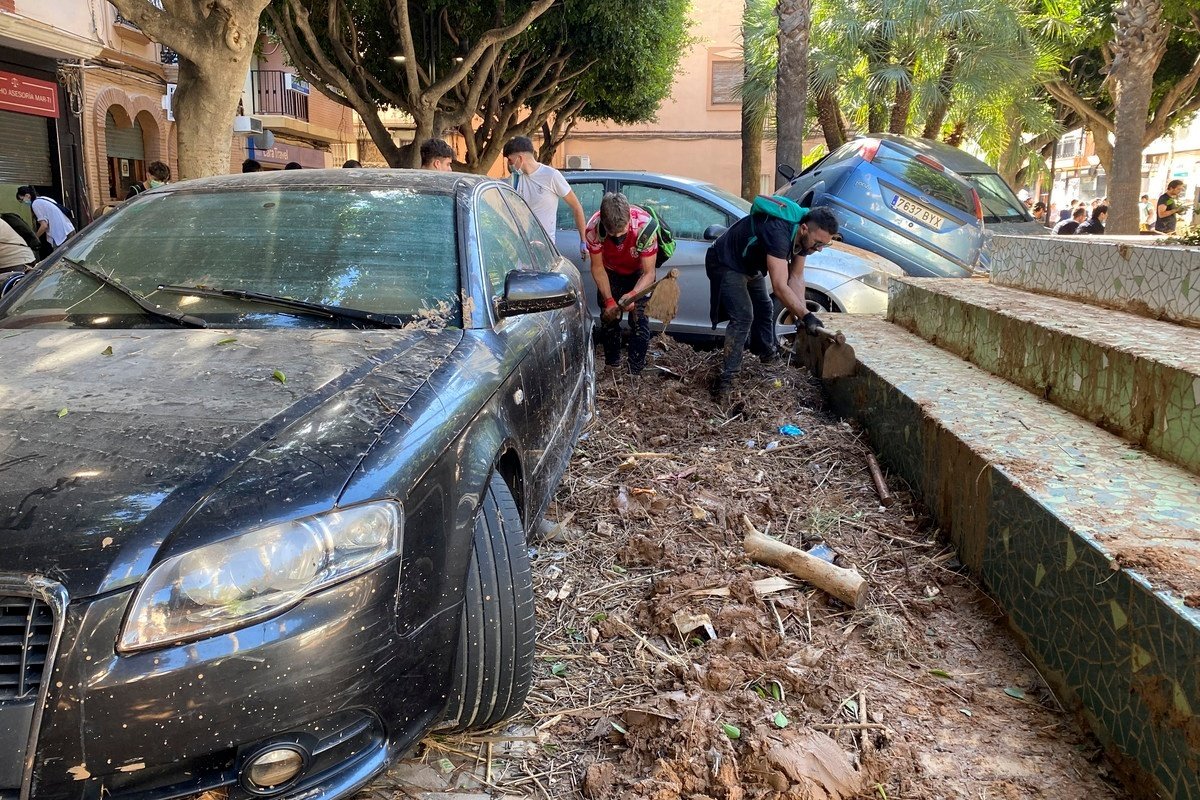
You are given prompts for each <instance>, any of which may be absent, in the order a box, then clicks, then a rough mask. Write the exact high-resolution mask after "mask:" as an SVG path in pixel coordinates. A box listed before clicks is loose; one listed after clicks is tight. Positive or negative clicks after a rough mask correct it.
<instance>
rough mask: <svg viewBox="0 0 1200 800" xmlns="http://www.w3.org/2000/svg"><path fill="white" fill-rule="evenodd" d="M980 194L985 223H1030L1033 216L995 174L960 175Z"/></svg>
mask: <svg viewBox="0 0 1200 800" xmlns="http://www.w3.org/2000/svg"><path fill="white" fill-rule="evenodd" d="M959 174H960V175H962V176H963V178H965V179H966V181H967V182H968V183H970V184H971V185H972V186H974V187H975V191H977V192H979V202H980V203H982V204H983V221H984V222H1029V221H1031V220H1032V219H1033V216H1032V215H1031V214H1030V213H1029V212H1028V211H1027V210H1026V208H1025V204H1024V203H1022V202H1021V200H1020V198H1018V197H1017V195H1016V194H1015V193H1013V190H1012V189H1011V188H1009V186H1008V184H1007V183H1005V182H1004V178H1001V177H1000V176H999V175H997V174H996V173H994V172H973V173H959Z"/></svg>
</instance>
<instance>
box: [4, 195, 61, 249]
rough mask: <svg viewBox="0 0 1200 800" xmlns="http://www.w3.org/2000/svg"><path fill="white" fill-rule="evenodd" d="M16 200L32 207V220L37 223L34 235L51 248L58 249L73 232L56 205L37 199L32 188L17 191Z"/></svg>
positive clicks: (46, 198)
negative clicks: (43, 238) (46, 241)
mask: <svg viewBox="0 0 1200 800" xmlns="http://www.w3.org/2000/svg"><path fill="white" fill-rule="evenodd" d="M17 199H18V200H20V201H21V202H22V203H25V204H26V205H28V206H31V207H32V209H33V218H34V220H36V222H37V228H36V229H35V230H34V233H36V234H37V237H38V238H39V239H41V238H42V237H43V236H45V237H46V239H47V240H48V241H49V242H50V246H51V247H58V246H59V245H60V244H62V243H63V242H65V241H66V240H67V237H69V236H70V235H71V234H72V233H74V232H75V226H74V225H72V224H71V220H69V219H67V215H66V214H64V213H63V212H62V210H61V209H60V208H59V207H58V203H56V202H54V201H53V200H51V199H50V198H48V197H38V194H37V191H35V190H34V188H33V187H32V186H22V187H21V188H20V189H17Z"/></svg>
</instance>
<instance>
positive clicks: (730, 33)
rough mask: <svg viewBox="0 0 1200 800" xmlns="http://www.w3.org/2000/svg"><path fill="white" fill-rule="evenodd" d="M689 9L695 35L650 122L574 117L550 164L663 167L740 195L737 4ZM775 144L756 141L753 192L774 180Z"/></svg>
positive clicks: (711, 0)
mask: <svg viewBox="0 0 1200 800" xmlns="http://www.w3.org/2000/svg"><path fill="white" fill-rule="evenodd" d="M691 14H692V19H693V21H694V27H693V28H692V36H693V37H694V38H696V40H697V41H696V43H695V44H694V45H693V46H692V47H691V49H690V50H688V52H686V53H685V54H684V55H683V57H682V58H681V59H680V62H679V69H678V73H677V77H676V79H675V84H674V85H673V86H672V88H671V96H670V97H669V98H668V99H667V100H665V101H664V102H663V104H662V105H661V106H660V107H659V110H658V118H657V120H655V121H654V122H650V123H645V124H641V125H605V124H597V123H588V122H581V123H580V124H579V125H578V126H576V128H575V129H574V130H573V131H572V132H571V134H570V136H568V137H567V139H566V141H565V142H564V143H563V146H562V147H560V148H559V151H558V153H557V156H556V160H555V165H556V166H559V167H591V168H594V169H641V170H648V171H653V172H664V173H668V174H674V175H682V176H684V177H689V178H697V179H700V180H704V181H708V182H709V183H714V184H716V185H717V186H720V187H721V188H723V189H726V190H728V191H730V192H733V193H734V194H739V193H740V191H741V181H742V178H741V174H742V166H741V164H742V161H741V159H742V141H741V124H742V117H741V110H742V105H741V101H740V99H739V97H738V95H737V91H736V87H737V84H738V82H739V81H740V80H741V77H742V52H741V45H740V44H738V41H739V38H740V36H741V23H742V4H741V3H730V2H726V1H724V0H695V1H694V2H693V3H692V12H691ZM774 146H775V143H774V142H773V141H767V142H765V143H764V144H763V148H762V174H761V175H760V176H759V190H760V191H767V192H770V191H772V190H773V189H774V187H775V185H776V179H775V176H774V174H773V173H774V170H775V149H774ZM793 166H796V167H797V168H798V167H799V165H798V164H797V165H793Z"/></svg>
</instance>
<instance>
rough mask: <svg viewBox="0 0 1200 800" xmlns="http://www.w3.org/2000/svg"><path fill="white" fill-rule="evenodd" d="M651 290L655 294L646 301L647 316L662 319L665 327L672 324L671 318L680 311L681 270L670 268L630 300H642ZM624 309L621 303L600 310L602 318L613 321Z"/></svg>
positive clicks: (631, 301)
mask: <svg viewBox="0 0 1200 800" xmlns="http://www.w3.org/2000/svg"><path fill="white" fill-rule="evenodd" d="M651 292H654V294H653V296H652V297H651V298H650V302H648V303H646V316H647V317H653V318H654V319H657V320H661V321H662V324H663V327H664V328H665V327H667V326H668V325H670V324H671V320H673V319H675V314H676V312H677V311H679V270H678V269H672V270H670V271H669V272H667V274H666V275H664V276H662V277H661V278H659V279H658V280H656V281H655V282H654V283H652V284H650V285H649V286H647V287H646V288H645V289H642V290H641V291H640V292H638V293H637V294H635V295H633V296H631V297H630V298H629V302H630V303H633V302H635V301H637V300H640V299H642V298H643V297H645V296H646V295H648V294H650V293H651ZM623 310H624V309H623V308H622V307H621V306H619V305H618V306H613V307H612V308H606V309H604V310H603V311H601V312H600V319H602V320H604V321H605V322H612V321H613V320H614V319H617V318H619V317H620V316H621V312H622V311H623Z"/></svg>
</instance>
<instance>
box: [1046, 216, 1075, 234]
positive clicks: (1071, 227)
mask: <svg viewBox="0 0 1200 800" xmlns="http://www.w3.org/2000/svg"><path fill="white" fill-rule="evenodd" d="M1078 229H1079V223H1078V222H1076V221H1075V220H1073V219H1065V220H1063V221H1062V222H1060V223H1058V224H1057V225H1055V226H1054V230H1053V231H1051V233H1057V234H1058V235H1060V236H1069V235H1070V234H1072V233H1075V231H1077V230H1078Z"/></svg>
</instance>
